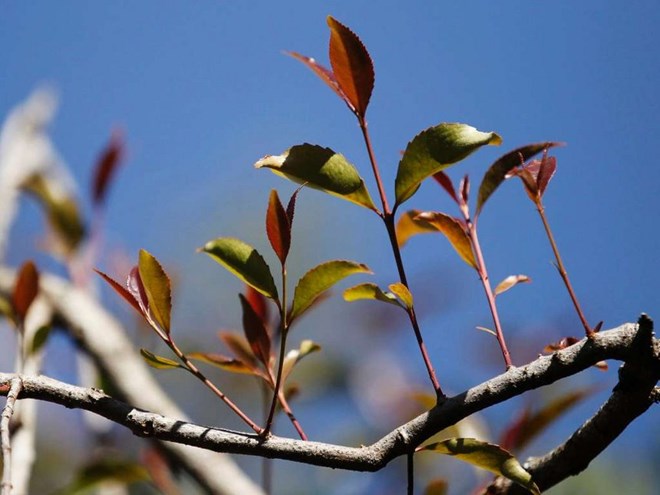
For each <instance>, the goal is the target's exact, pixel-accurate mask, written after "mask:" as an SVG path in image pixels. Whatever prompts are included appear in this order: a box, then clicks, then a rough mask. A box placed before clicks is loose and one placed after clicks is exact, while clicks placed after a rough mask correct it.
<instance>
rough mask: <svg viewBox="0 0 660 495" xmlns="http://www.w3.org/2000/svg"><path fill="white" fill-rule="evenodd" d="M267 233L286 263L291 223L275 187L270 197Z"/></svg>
mask: <svg viewBox="0 0 660 495" xmlns="http://www.w3.org/2000/svg"><path fill="white" fill-rule="evenodd" d="M266 233H267V234H268V240H269V241H270V245H271V246H272V247H273V251H275V254H276V255H277V257H278V258H279V259H280V262H281V263H282V264H284V262H285V261H286V257H287V255H288V254H289V248H290V247H291V225H289V217H288V216H287V214H286V211H285V210H284V206H282V202H281V201H280V197H279V196H278V195H277V191H276V190H275V189H273V190H272V191H271V192H270V197H269V199H268V211H267V213H266Z"/></svg>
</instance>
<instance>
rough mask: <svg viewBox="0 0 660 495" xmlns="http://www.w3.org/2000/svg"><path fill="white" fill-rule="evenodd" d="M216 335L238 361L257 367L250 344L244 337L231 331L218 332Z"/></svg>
mask: <svg viewBox="0 0 660 495" xmlns="http://www.w3.org/2000/svg"><path fill="white" fill-rule="evenodd" d="M218 337H219V338H220V340H222V342H223V343H224V344H225V345H226V346H227V348H228V349H229V350H230V351H231V352H233V353H234V355H235V356H236V357H237V358H238V360H239V361H242V362H244V363H246V364H247V365H249V366H250V367H251V368H254V369H258V363H257V360H256V358H255V356H254V354H253V352H252V349H251V347H250V344H248V342H247V340H245V338H244V337H242V336H241V335H237V334H235V333H232V332H218Z"/></svg>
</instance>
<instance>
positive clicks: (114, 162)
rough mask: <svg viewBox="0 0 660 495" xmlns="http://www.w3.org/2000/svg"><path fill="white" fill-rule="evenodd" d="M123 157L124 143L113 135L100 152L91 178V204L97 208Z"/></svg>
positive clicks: (119, 136)
mask: <svg viewBox="0 0 660 495" xmlns="http://www.w3.org/2000/svg"><path fill="white" fill-rule="evenodd" d="M123 155H124V142H123V140H122V138H121V134H119V133H113V135H112V137H111V138H110V142H109V143H108V144H107V146H106V147H105V149H104V150H103V151H102V152H101V155H100V156H99V158H98V160H97V162H96V166H95V168H94V175H93V178H92V202H93V203H94V205H96V206H98V205H100V204H102V203H103V201H104V200H105V197H106V195H107V191H108V188H109V186H110V184H111V182H112V179H113V177H114V175H115V173H116V170H117V168H118V167H119V165H120V164H121V161H122V158H123Z"/></svg>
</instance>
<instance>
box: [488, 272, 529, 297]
mask: <svg viewBox="0 0 660 495" xmlns="http://www.w3.org/2000/svg"><path fill="white" fill-rule="evenodd" d="M531 281H532V279H531V278H529V277H528V276H527V275H509V276H508V277H507V278H505V279H504V280H502V281H501V282H500V283H499V284H497V287H495V295H496V296H498V295H500V294H501V293H502V292H506V291H508V290H509V289H510V288H511V287H514V286H516V285H518V284H522V283H529V282H531Z"/></svg>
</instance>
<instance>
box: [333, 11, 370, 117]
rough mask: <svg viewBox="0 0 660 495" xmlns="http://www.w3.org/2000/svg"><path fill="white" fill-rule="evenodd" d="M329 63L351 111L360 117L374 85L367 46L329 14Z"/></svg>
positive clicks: (364, 111)
mask: <svg viewBox="0 0 660 495" xmlns="http://www.w3.org/2000/svg"><path fill="white" fill-rule="evenodd" d="M327 20H328V26H329V27H330V65H331V66H332V71H333V73H334V75H335V79H336V81H337V83H338V85H339V87H340V88H341V91H342V92H343V93H344V94H345V95H346V98H347V100H348V102H349V103H350V105H351V106H352V107H353V109H354V112H355V113H356V114H357V115H358V116H361V117H364V115H365V113H366V111H367V106H368V105H369V99H370V98H371V92H372V91H373V88H374V67H373V63H372V61H371V57H370V56H369V53H368V52H367V49H366V48H365V47H364V45H363V44H362V41H360V38H358V37H357V35H356V34H355V33H353V31H351V30H350V29H349V28H347V27H346V26H344V25H343V24H342V23H340V22H339V21H337V20H336V19H334V18H333V17H331V16H328V19H327Z"/></svg>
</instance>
